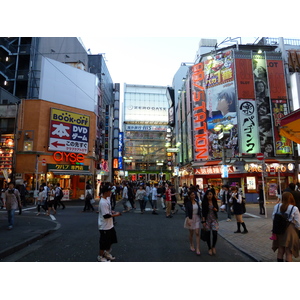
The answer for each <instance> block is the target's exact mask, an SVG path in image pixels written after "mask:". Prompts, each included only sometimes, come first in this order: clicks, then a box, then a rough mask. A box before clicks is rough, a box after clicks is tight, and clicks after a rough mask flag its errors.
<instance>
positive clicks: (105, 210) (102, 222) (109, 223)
mask: <svg viewBox="0 0 300 300" xmlns="http://www.w3.org/2000/svg"><path fill="white" fill-rule="evenodd" d="M107 214H109V215H111V214H112V213H111V206H110V198H109V197H107V198H103V197H101V199H100V201H99V214H98V229H99V230H109V229H111V228H113V227H114V223H113V218H107V219H105V218H103V216H105V215H107Z"/></svg>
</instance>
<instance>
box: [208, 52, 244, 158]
mask: <svg viewBox="0 0 300 300" xmlns="http://www.w3.org/2000/svg"><path fill="white" fill-rule="evenodd" d="M205 78H206V87H207V89H206V105H207V107H206V111H207V129H208V134H209V136H208V145H209V158H210V159H211V160H214V159H221V158H222V152H223V150H224V148H226V149H231V150H232V153H231V157H234V156H236V155H237V154H238V152H239V150H238V133H237V109H236V105H237V97H236V92H235V84H234V62H233V58H232V52H231V51H227V52H224V53H221V54H219V55H217V56H215V58H213V59H211V60H208V61H206V62H205ZM226 126H230V127H227V129H226V131H229V132H230V135H229V137H227V138H226V139H225V140H219V139H218V134H219V133H220V132H222V131H224V130H225V128H224V127H226ZM220 127H221V128H220ZM217 128H218V129H217ZM228 128H229V129H228Z"/></svg>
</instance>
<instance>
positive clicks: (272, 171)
mask: <svg viewBox="0 0 300 300" xmlns="http://www.w3.org/2000/svg"><path fill="white" fill-rule="evenodd" d="M270 175H275V167H270Z"/></svg>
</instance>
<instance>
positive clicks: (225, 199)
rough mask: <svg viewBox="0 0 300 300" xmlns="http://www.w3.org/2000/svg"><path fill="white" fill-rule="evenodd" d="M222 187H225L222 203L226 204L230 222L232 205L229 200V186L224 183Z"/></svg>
mask: <svg viewBox="0 0 300 300" xmlns="http://www.w3.org/2000/svg"><path fill="white" fill-rule="evenodd" d="M222 189H223V192H222V204H225V209H226V212H227V220H226V221H227V222H230V221H231V205H230V202H229V199H230V192H229V186H228V185H226V184H224V185H222Z"/></svg>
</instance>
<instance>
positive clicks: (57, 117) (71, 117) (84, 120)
mask: <svg viewBox="0 0 300 300" xmlns="http://www.w3.org/2000/svg"><path fill="white" fill-rule="evenodd" d="M50 118H51V121H57V122H64V123H68V124H73V125H80V126H86V127H89V126H90V117H89V116H86V115H82V114H76V113H72V112H69V111H65V110H60V109H56V108H52V109H51V117H50Z"/></svg>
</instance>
